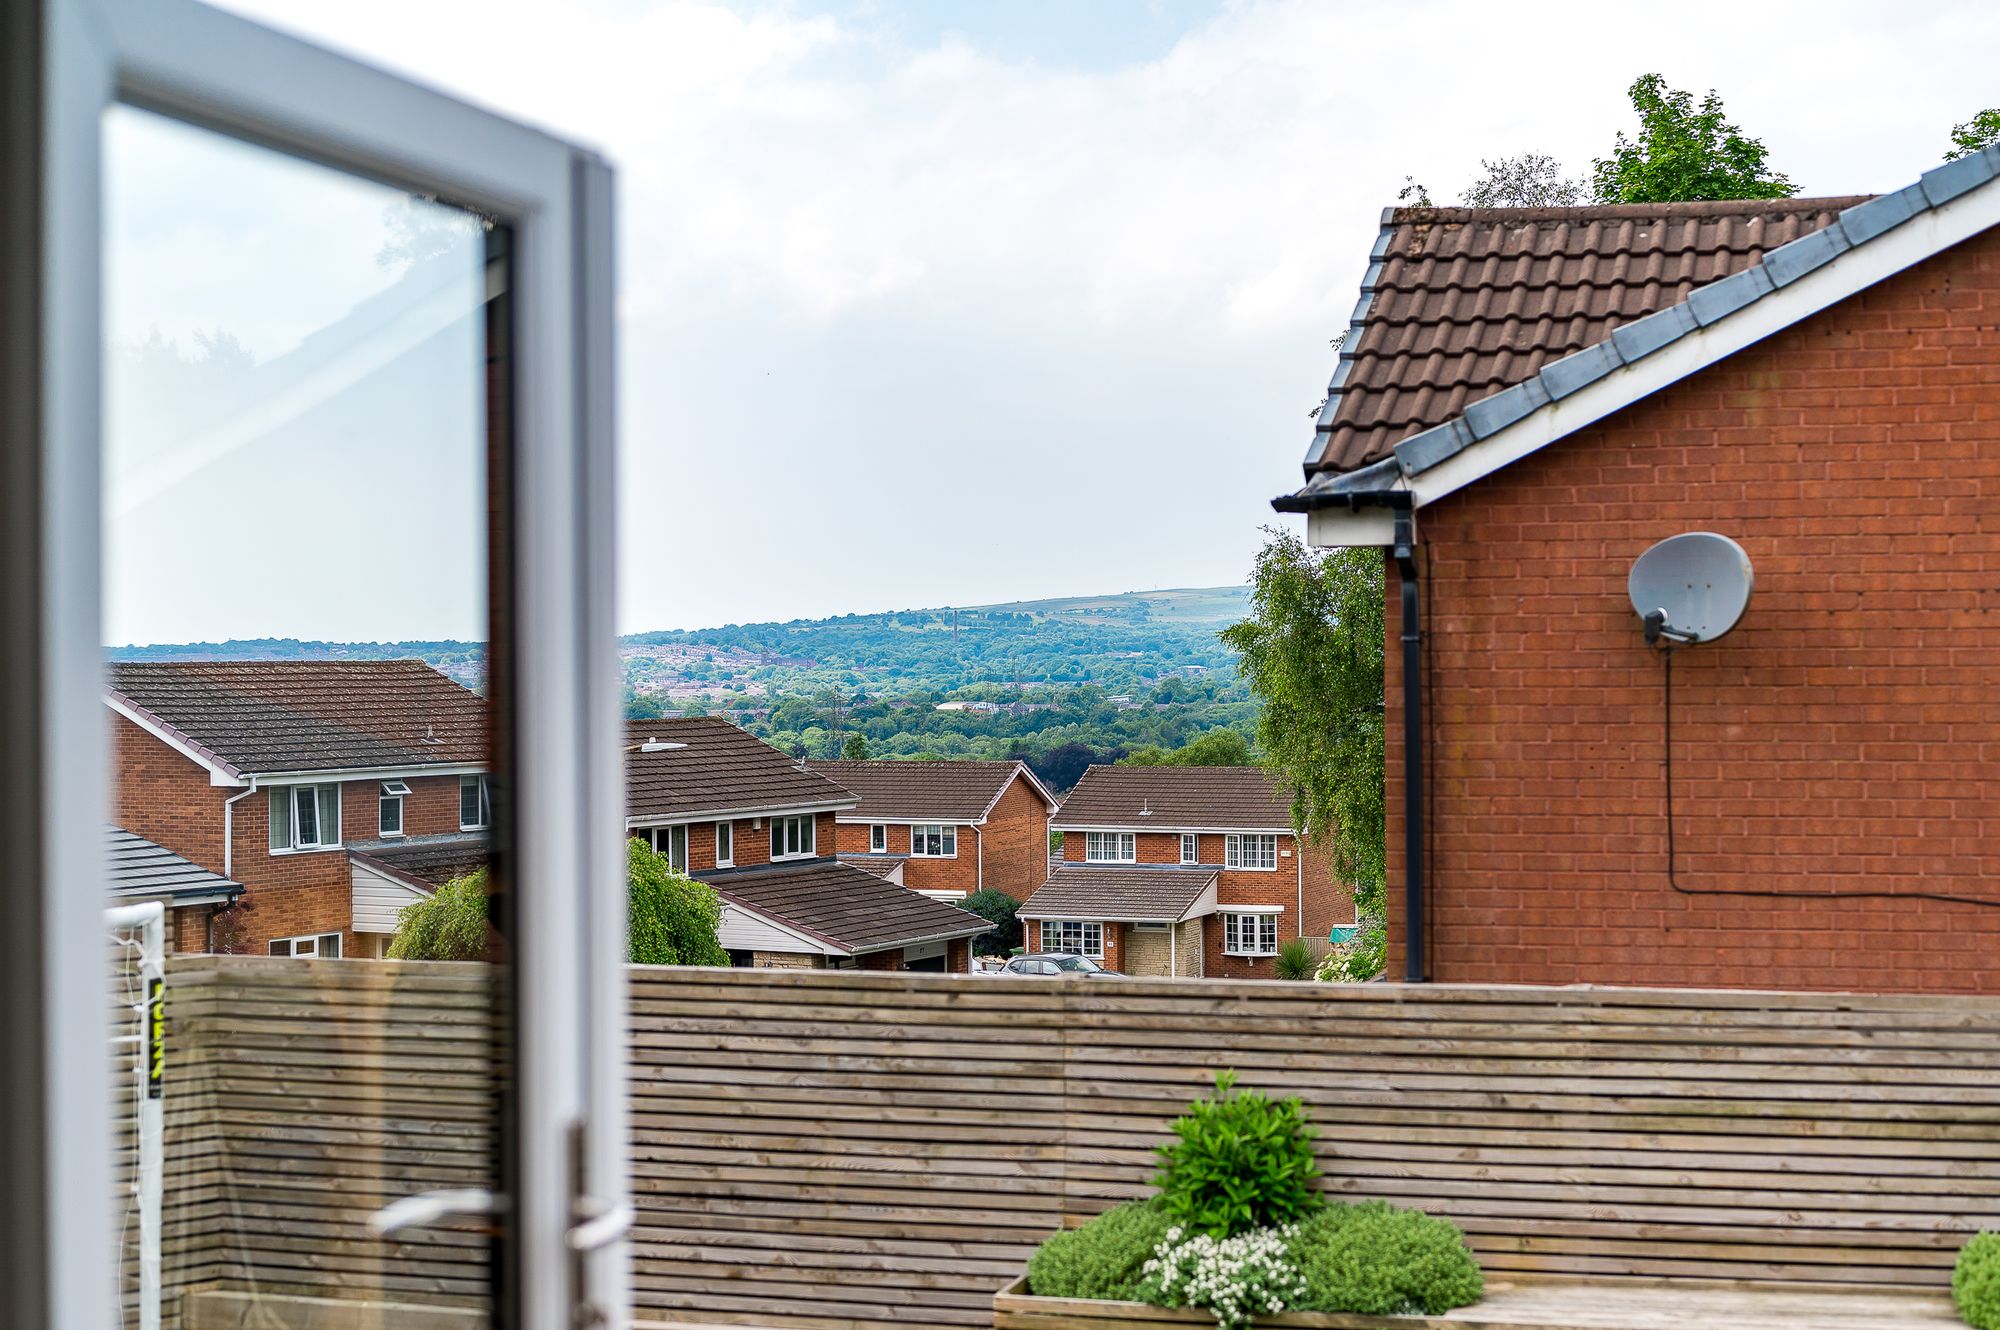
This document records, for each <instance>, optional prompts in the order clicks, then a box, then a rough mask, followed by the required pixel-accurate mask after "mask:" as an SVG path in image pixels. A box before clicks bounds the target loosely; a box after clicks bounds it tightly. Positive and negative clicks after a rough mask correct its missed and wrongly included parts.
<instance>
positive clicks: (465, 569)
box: [103, 109, 509, 1330]
mask: <svg viewBox="0 0 2000 1330" xmlns="http://www.w3.org/2000/svg"><path fill="white" fill-rule="evenodd" d="M103 132H104V146H105V179H104V189H105V201H106V212H105V226H106V230H105V236H104V261H105V279H106V280H105V289H104V296H105V327H106V338H107V345H106V346H105V348H104V355H105V376H104V378H105V389H106V398H105V402H104V422H105V429H104V440H105V442H104V456H103V469H104V492H105V500H104V531H105V536H104V542H105V543H104V550H103V577H104V606H105V619H104V642H105V645H106V656H107V676H106V684H105V686H106V699H107V702H109V703H110V704H111V705H112V707H113V708H114V710H113V712H112V714H111V716H110V726H111V730H112V743H113V752H112V753H110V754H108V755H107V760H108V761H109V762H110V763H111V765H110V771H111V782H110V783H111V786H112V791H113V806H112V808H111V809H110V810H109V815H108V818H107V821H108V822H109V823H111V824H112V826H113V828H114V830H112V831H110V832H109V833H108V834H109V835H110V837H111V839H112V844H113V846H114V855H113V858H112V862H111V868H110V871H109V890H108V893H107V894H108V897H109V899H107V901H106V906H107V910H111V909H113V908H114V907H123V908H120V909H119V912H117V913H114V914H111V915H109V916H108V917H107V925H106V926H107V931H108V932H109V933H110V934H111V937H112V941H113V953H112V954H113V963H114V982H113V988H112V992H113V1010H114V1015H115V1016H116V1017H117V1021H116V1029H117V1031H118V1035H119V1039H120V1042H119V1043H116V1044H114V1046H113V1059H114V1071H115V1072H116V1073H117V1078H116V1080H115V1082H114V1086H115V1093H116V1094H117V1095H118V1100H117V1102H118V1105H119V1108H120V1111H119V1113H118V1114H117V1118H116V1121H117V1124H118V1132H119V1135H118V1140H117V1145H118V1148H119V1150H120V1157H121V1159H126V1160H129V1161H130V1163H131V1166H130V1167H129V1168H127V1169H125V1170H123V1171H122V1172H121V1174H120V1181H121V1185H120V1189H119V1192H118V1194H117V1196H116V1198H115V1200H116V1204H117V1207H118V1230H117V1231H118V1233H119V1237H120V1261H119V1268H118V1271H117V1274H118V1277H119V1279H120V1287H121V1292H122V1294H123V1298H124V1311H125V1320H126V1324H127V1325H129V1326H132V1327H135V1330H136V1328H137V1327H151V1326H153V1325H155V1324H157V1325H159V1326H162V1327H164V1330H185V1328H186V1327H192V1326H198V1325H203V1324H210V1325H219V1324H229V1325H246V1326H247V1325H273V1326H276V1325H303V1324H307V1323H310V1324H314V1325H322V1324H324V1325H328V1326H336V1325H349V1324H354V1325H359V1324H363V1323H365V1324H368V1325H382V1326H397V1325H406V1324H432V1323H433V1322H434V1321H437V1319H438V1318H439V1316H440V1314H441V1313H440V1309H441V1308H444V1309H457V1310H455V1311H453V1312H451V1313H450V1315H451V1316H452V1320H451V1323H452V1324H454V1325H460V1324H466V1323H468V1321H475V1322H477V1321H484V1320H486V1319H487V1313H488V1301H489V1297H490V1294H489V1290H490V1287H491V1278H492V1275H491V1272H492V1270H493V1268H494V1266H493V1259H492V1252H491V1250H490V1248H491V1244H492V1243H493V1241H494V1237H493V1234H494V1231H495V1230H494V1225H493V1222H492V1220H491V1218H490V1217H489V1216H485V1215H473V1216H470V1217H468V1216H464V1215H446V1216H443V1217H433V1218H432V1219H430V1220H428V1221H426V1222H422V1223H419V1224H416V1225H412V1226H410V1227H407V1228H403V1229H400V1230H398V1231H395V1232H391V1233H388V1234H386V1235H384V1234H380V1233H378V1232H376V1231H373V1230H371V1227H370V1219H371V1217H372V1216H375V1215H376V1214H377V1213H378V1212H379V1211H380V1210H381V1209H382V1208H383V1207H384V1206H386V1205H388V1204H390V1203H391V1202H394V1201H397V1200H399V1199H402V1198H404V1197H407V1196H410V1195H411V1194H413V1193H418V1192H425V1191H434V1190H444V1189H479V1188H486V1189H491V1188H493V1187H494V1186H495V1183H496V1178H497V1161H498V1143H499V1137H498V1126H497V1123H498V1122H499V1120H500V1117H501V1115H500V1112H499V1107H498V1106H499V1100H500V1096H501V1094H502V1092H503V1085H502V1082H501V1078H500V1075H499V1069H500V1068H501V1067H503V1066H504V1065H505V1064H506V1058H505V1056H504V1048H503V1047H502V1045H503V1033H504V1032H503V1031H502V1029H500V1028H499V1026H498V1023H497V1021H496V1020H495V1017H494V1013H495V1012H497V1011H500V1010H503V1009H504V1008H505V1005H506V1001H505V999H506V993H505V986H506V982H507V979H508V972H507V970H506V968H505V967H504V966H502V965H500V964H498V963H497V962H499V961H500V960H501V959H502V942H501V939H502V938H503V936H504V929H502V928H496V927H495V926H494V925H493V924H491V923H489V922H488V920H489V918H490V917H492V916H493V915H495V914H499V913H501V911H500V910H499V908H498V907H499V906H500V905H501V904H502V903H503V902H504V900H505V897H504V895H502V894H501V893H500V892H499V891H498V890H497V889H496V880H495V877H494V874H493V872H492V871H491V870H490V865H489V856H490V853H491V849H490V847H491V844H492V842H491V840H490V839H489V838H490V837H491V836H492V835H493V834H495V833H492V832H488V831H483V830H481V831H466V830H462V829H461V822H463V823H464V824H465V825H466V826H483V825H487V824H490V823H491V822H492V820H493V819H492V818H491V809H490V806H489V804H488V802H487V799H486V797H485V795H484V793H483V791H482V787H481V782H480V781H479V780H477V779H474V780H470V781H467V782H466V783H465V789H464V790H463V792H461V788H460V786H461V777H462V776H463V775H464V774H465V773H467V772H483V771H491V770H494V769H495V768H496V766H498V765H499V759H498V757H496V748H495V744H494V733H493V728H492V713H491V711H490V710H489V706H488V696H487V694H488V689H489V684H490V681H491V680H492V679H493V677H494V675H495V672H496V671H502V672H504V666H505V662H504V661H502V660H496V659H495V657H494V655H493V653H492V652H491V651H490V650H489V648H488V643H489V641H490V640H491V637H492V634H491V633H490V631H489V622H490V621H491V620H492V618H493V617H494V605H493V602H494V597H493V596H492V595H491V594H490V593H489V587H491V586H492V585H493V575H492V570H493V569H495V568H499V567H504V560H503V559H502V558H501V557H500V553H499V551H498V548H497V547H498V544H499V541H498V539H497V538H496V536H495V529H496V526H497V524H496V522H495V520H494V517H495V515H496V514H504V513H505V512H506V511H507V507H506V496H505V494H504V492H503V489H502V487H501V486H500V484H499V483H498V482H497V480H496V477H498V476H500V475H503V474H504V467H502V466H500V465H498V463H499V461H500V460H501V458H502V456H503V453H502V449H503V447H504V430H505V427H506V423H507V411H506V409H505V408H506V403H507V400H508V398H507V392H508V387H509V377H508V366H507V361H506V350H507V347H506V341H505V336H504V333H505V329H506V327H507V312H506V306H507V289H508V282H507V257H506V256H507V252H508V236H507V233H506V232H505V230H504V229H499V228H494V227H492V226H489V225H488V224H486V223H485V222H484V221H483V220H482V219H481V218H479V217H478V216H475V215H474V214H472V213H469V212H467V211H465V210H463V209H458V208H453V207H449V206H446V205H444V204H441V203H438V202H435V201H431V200H426V199H421V198H413V197H410V196H409V195H407V194H405V193H403V192H401V191H398V190H395V189H391V188H388V187H385V186H383V185H380V184H378V183H374V182H371V181H366V180H360V179H355V178H352V177H349V176H345V175H342V174H340V173H337V172H335V171H332V170H329V169H327V168H325V167H322V166H318V165H314V164H311V163H307V162H302V161H298V160H295V159H291V158H288V157H285V156H283V155H281V154H278V153H275V152H272V151H269V150H266V149H262V148H258V147H253V146H248V145H245V144H243V143H239V142H236V141H233V140H230V139H228V138H225V137H222V136H219V135H217V134H214V133H211V132H208V131H206V130H201V129H196V128H192V127H190V126H187V125H185V124H181V123H179V122H176V121H172V120H168V119H165V118H162V117H159V116H156V115H152V114H150V113H146V112H140V111H136V110H129V109H120V110H117V111H115V112H113V113H112V114H111V115H109V116H108V117H107V118H106V121H105V124H104V126H103ZM274 782H282V783H283V784H284V785H286V786H289V787H290V790H289V793H287V792H286V791H285V790H284V789H280V788H274V787H273V783H274ZM462 810H463V811H462ZM343 825H344V826H345V829H346V834H345V835H344V836H343ZM398 832H400V833H401V834H400V835H396V836H391V835H390V833H398ZM294 842H296V845H297V848H293V847H294ZM274 851H275V852H274ZM130 907H138V908H130ZM390 952H394V953H395V954H396V955H397V956H398V957H399V959H394V960H388V959H378V958H380V957H383V956H384V955H385V954H387V953H390ZM156 982H157V984H158V988H157V989H156V988H155V987H154V985H155V983H156ZM155 994H157V995H158V996H160V997H161V998H163V1001H164V1004H165V1010H166V1011H167V1012H168V1013H170V1019H168V1020H167V1021H166V1023H165V1024H164V1026H163V1027H156V1026H154V1025H153V1024H151V1023H149V1022H148V1020H147V1016H148V1009H147V1002H148V1000H149V999H150V997H151V996H152V995H155ZM162 1031H163V1033H162ZM160 1056H163V1058H164V1061H163V1062H161V1061H159V1057H160ZM148 1068H152V1069H155V1070H159V1069H161V1068H163V1072H162V1074H159V1075H157V1076H155V1077H153V1078H152V1079H150V1080H149V1079H148V1077H147V1076H146V1075H145V1074H144V1073H145V1072H146V1070H147V1069H148ZM156 1085H157V1086H158V1087H159V1093H158V1094H157V1096H155V1097H151V1098H149V1097H148V1092H149V1090H150V1089H151V1088H152V1087H153V1086H156ZM327 1300H331V1301H327ZM364 1304H366V1307H365V1308H364V1306H363V1305H364ZM399 1309H400V1310H399ZM439 1323H441V1322H439Z"/></svg>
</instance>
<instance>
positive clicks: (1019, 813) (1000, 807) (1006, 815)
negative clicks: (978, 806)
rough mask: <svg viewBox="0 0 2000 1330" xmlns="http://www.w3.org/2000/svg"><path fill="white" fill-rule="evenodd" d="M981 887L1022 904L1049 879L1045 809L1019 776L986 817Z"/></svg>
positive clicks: (980, 835)
mask: <svg viewBox="0 0 2000 1330" xmlns="http://www.w3.org/2000/svg"><path fill="white" fill-rule="evenodd" d="M978 834H979V837H980V840H981V841H982V842H983V843H984V845H985V860H986V881H985V885H987V886H989V887H994V888H996V889H998V890H1000V891H1004V892H1006V893H1007V894H1008V895H1009V896H1012V897H1013V898H1014V899H1015V900H1022V901H1024V900H1026V899H1028V897H1030V896H1032V895H1033V894H1034V893H1035V888H1037V887H1039V886H1041V885H1042V883H1044V882H1046V881H1048V879H1049V806H1048V805H1047V804H1045V803H1043V802H1042V797H1041V796H1040V795H1039V794H1036V793H1035V791H1034V788H1033V787H1032V786H1030V785H1029V784H1028V782H1027V780H1026V779H1024V778H1023V777H1020V776H1016V777H1014V779H1013V780H1012V781H1011V782H1010V783H1009V784H1008V786H1007V789H1006V792H1005V793H1003V794H1002V795H1001V796H1000V798H999V801H998V802H997V803H995V804H994V805H993V811H992V812H990V813H988V814H987V815H986V825H985V826H984V827H983V828H981V829H980V830H979V833H978Z"/></svg>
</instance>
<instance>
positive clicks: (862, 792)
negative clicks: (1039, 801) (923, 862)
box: [806, 759, 1036, 822]
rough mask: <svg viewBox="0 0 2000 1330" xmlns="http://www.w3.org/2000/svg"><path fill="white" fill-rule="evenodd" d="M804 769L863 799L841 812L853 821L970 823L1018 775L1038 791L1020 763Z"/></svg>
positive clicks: (838, 764) (835, 764)
mask: <svg viewBox="0 0 2000 1330" xmlns="http://www.w3.org/2000/svg"><path fill="white" fill-rule="evenodd" d="M806 766H807V768H808V769H809V770H811V771H815V772H817V773H819V774H820V775H822V776H826V777H828V778H829V779H831V780H833V781H835V782H837V783H839V784H841V785H843V786H845V787H847V788H848V789H850V790H852V791H854V793H855V794H857V795H859V796H860V797H861V803H860V806H859V807H857V808H855V809H853V810H851V811H849V812H846V813H844V814H842V816H844V817H849V818H854V819H857V820H870V819H881V820H883V821H892V822H910V821H925V822H931V821H935V822H973V821H977V820H978V819H979V818H981V817H983V816H985V814H986V810H987V809H988V808H991V807H992V806H993V802H994V801H995V800H996V799H998V798H999V797H1000V795H1001V792H1002V791H1004V790H1005V789H1006V788H1007V783H1008V782H1009V781H1011V780H1013V779H1014V778H1015V777H1016V776H1021V777H1022V778H1024V779H1026V780H1028V782H1029V785H1030V788H1036V787H1035V783H1034V778H1033V777H1032V776H1031V775H1028V774H1027V772H1028V768H1027V766H1026V764H1024V763H1021V762H898V761H893V760H884V759H876V760H872V761H844V760H843V761H829V762H808V763H807V764H806Z"/></svg>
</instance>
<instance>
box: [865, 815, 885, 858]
mask: <svg viewBox="0 0 2000 1330" xmlns="http://www.w3.org/2000/svg"><path fill="white" fill-rule="evenodd" d="M868 852H869V853H870V854H887V853H888V852H889V828H887V827H885V826H883V825H882V824H881V823H880V822H877V823H876V824H875V825H874V826H872V827H870V828H868Z"/></svg>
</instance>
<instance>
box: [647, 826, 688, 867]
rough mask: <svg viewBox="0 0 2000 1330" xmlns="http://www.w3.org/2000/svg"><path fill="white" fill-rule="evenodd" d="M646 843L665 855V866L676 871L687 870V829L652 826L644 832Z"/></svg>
mask: <svg viewBox="0 0 2000 1330" xmlns="http://www.w3.org/2000/svg"><path fill="white" fill-rule="evenodd" d="M646 843H647V844H649V845H651V846H652V847H653V849H654V850H656V851H658V852H659V853H661V854H664V855H666V856H667V866H668V867H669V868H672V869H673V870H674V871H675V872H676V873H685V872H687V871H688V829H687V828H686V827H684V826H683V827H654V828H652V829H651V830H650V831H648V832H647V833H646Z"/></svg>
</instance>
